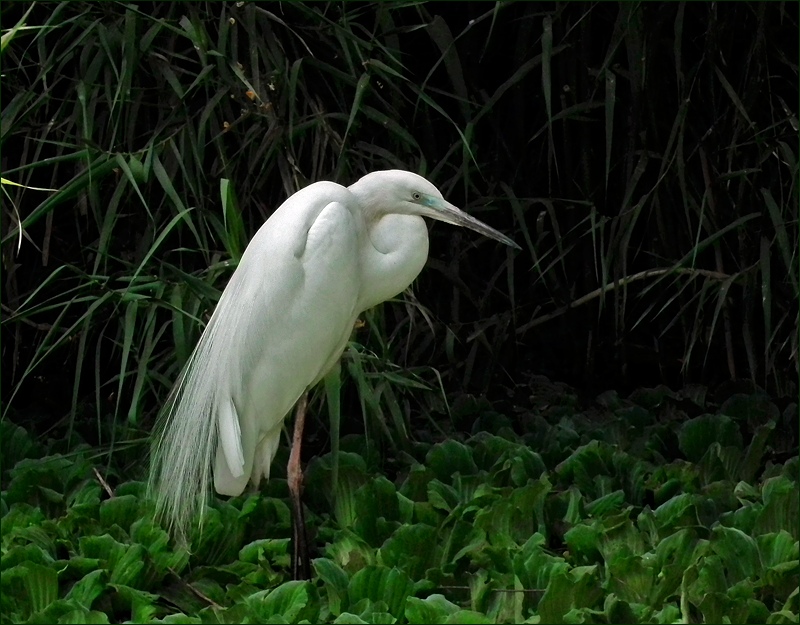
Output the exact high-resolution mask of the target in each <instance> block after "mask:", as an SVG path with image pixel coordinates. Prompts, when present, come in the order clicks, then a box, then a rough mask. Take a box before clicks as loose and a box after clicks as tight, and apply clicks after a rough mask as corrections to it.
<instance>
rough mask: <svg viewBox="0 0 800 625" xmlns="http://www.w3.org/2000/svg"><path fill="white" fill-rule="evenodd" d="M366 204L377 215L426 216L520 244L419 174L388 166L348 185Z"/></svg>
mask: <svg viewBox="0 0 800 625" xmlns="http://www.w3.org/2000/svg"><path fill="white" fill-rule="evenodd" d="M349 188H350V191H352V192H353V193H354V194H356V195H357V196H358V197H359V199H360V200H361V201H362V203H363V204H364V206H365V207H368V209H369V210H370V211H374V212H375V213H378V214H388V213H395V214H404V215H419V216H421V217H429V218H430V219H435V220H437V221H443V222H445V223H448V224H452V225H454V226H461V227H464V228H469V229H470V230H474V231H475V232H478V233H480V234H482V235H484V236H487V237H489V238H491V239H495V240H496V241H500V242H501V243H505V244H506V245H510V246H511V247H514V248H516V249H520V248H519V246H518V245H517V244H516V243H514V241H512V240H511V239H509V238H508V237H507V236H506V235H504V234H502V233H501V232H498V231H497V230H495V229H494V228H491V227H489V226H487V225H486V224H485V223H483V222H482V221H478V220H477V219H475V218H474V217H472V216H471V215H469V214H468V213H465V212H464V211H462V210H461V209H459V208H456V207H455V206H453V205H452V204H450V202H448V201H447V200H445V199H444V197H443V196H442V194H441V192H440V191H439V189H437V188H436V187H435V186H434V185H433V184H431V183H430V182H428V181H427V180H426V179H425V178H423V177H422V176H419V175H417V174H414V173H411V172H410V171H403V170H401V169H389V170H386V171H375V172H372V173H370V174H367V175H366V176H364V177H363V178H361V179H360V180H358V181H357V182H355V183H354V184H352V185H351V186H350V187H349Z"/></svg>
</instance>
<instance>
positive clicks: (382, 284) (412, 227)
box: [150, 170, 516, 536]
mask: <svg viewBox="0 0 800 625" xmlns="http://www.w3.org/2000/svg"><path fill="white" fill-rule="evenodd" d="M422 216H426V217H431V218H433V219H437V220H440V221H445V222H448V223H451V224H454V225H459V226H465V227H468V228H470V229H473V230H476V231H477V232H480V233H482V234H484V235H487V236H489V237H492V238H494V239H496V240H498V241H502V242H503V243H505V244H507V245H511V246H514V247H516V245H515V244H514V242H513V241H511V240H510V239H509V238H508V237H506V236H504V235H502V234H500V233H499V232H497V231H496V230H493V229H492V228H490V227H489V226H486V225H485V224H483V223H481V222H480V221H478V220H476V219H474V218H472V217H470V216H469V215H468V214H466V213H464V212H462V211H460V210H459V209H457V208H456V207H455V206H452V205H451V204H449V203H447V202H446V201H445V200H444V199H443V198H442V195H441V193H440V192H439V191H438V190H437V189H436V187H435V186H434V185H432V184H431V183H430V182H428V181H427V180H425V179H424V178H422V177H420V176H418V175H416V174H412V173H410V172H406V171H400V170H390V171H380V172H374V173H371V174H368V175H366V176H364V177H363V178H361V179H360V180H359V181H357V182H356V183H355V184H353V185H351V186H350V187H347V188H345V187H343V186H341V185H338V184H335V183H333V182H317V183H315V184H312V185H310V186H308V187H306V188H305V189H302V190H300V191H298V192H297V193H295V194H294V195H292V196H291V197H290V198H289V199H287V200H286V201H285V202H284V203H283V204H282V205H281V206H280V207H279V208H278V209H277V210H276V211H275V212H274V214H273V215H272V216H271V217H270V218H269V219H268V220H267V221H266V222H265V223H264V225H263V226H262V227H261V228H260V229H259V231H258V232H257V233H256V235H255V237H253V240H252V241H251V242H250V244H249V245H248V247H247V249H246V250H245V253H244V255H243V256H242V259H241V262H240V263H239V266H238V268H237V269H236V271H235V272H234V274H233V276H232V277H231V279H230V282H229V283H228V285H227V287H226V288H225V290H224V292H223V294H222V297H221V298H220V301H219V304H218V305H217V308H216V310H215V311H214V314H213V315H212V317H211V320H210V321H209V323H208V325H207V327H206V329H205V331H204V332H203V335H202V337H201V338H200V341H199V343H198V344H197V347H196V348H195V350H194V352H193V353H192V355H191V357H190V359H189V361H188V363H187V365H186V367H185V369H184V370H183V372H182V373H181V375H180V377H179V378H178V381H177V383H176V385H175V388H174V389H173V392H172V394H171V396H170V399H169V401H168V403H167V405H166V406H165V409H164V411H163V417H162V421H161V423H160V427H159V431H158V433H157V435H156V440H155V444H154V447H153V455H152V460H151V473H150V488H151V492H153V494H154V495H155V497H156V501H157V508H158V511H159V513H160V514H161V515H162V516H163V517H164V518H165V519H166V521H167V523H168V525H169V526H170V527H171V528H172V529H174V530H176V531H177V533H178V534H179V535H181V536H182V535H184V533H185V530H186V529H187V528H188V526H189V524H190V523H191V522H192V520H193V519H194V518H195V516H196V514H197V513H198V512H199V511H200V509H201V506H202V504H203V503H204V502H205V501H206V499H207V497H208V490H209V485H210V483H211V474H210V471H211V466H212V460H213V483H214V488H215V490H216V491H217V492H218V493H220V494H222V495H239V494H241V493H242V492H243V490H244V489H245V487H246V486H247V483H248V482H250V481H252V482H253V483H254V484H255V485H258V483H259V481H260V480H261V478H262V477H265V478H269V471H270V464H271V462H272V459H273V458H274V456H275V452H276V450H277V447H278V443H279V439H280V433H281V426H282V424H283V420H284V418H285V417H286V415H287V414H288V413H289V411H290V410H291V409H292V406H293V405H294V404H295V403H296V402H297V400H298V399H299V398H300V397H301V395H302V394H303V393H304V392H306V390H307V389H308V388H309V387H311V386H313V385H314V384H316V383H317V382H318V381H319V380H321V379H322V377H323V376H324V375H325V374H326V373H327V372H328V371H329V370H330V369H331V368H332V367H333V366H334V364H336V362H337V361H338V360H339V358H340V357H341V355H342V352H343V351H344V348H345V346H346V344H347V341H348V338H349V337H350V334H351V332H352V330H353V325H354V323H355V321H356V318H357V317H358V315H359V314H360V313H361V312H363V311H364V310H366V309H368V308H371V307H372V306H374V305H376V304H378V303H380V302H383V301H385V300H387V299H389V298H391V297H394V296H395V295H397V294H398V293H400V292H402V291H403V290H404V289H405V288H406V287H408V286H409V285H410V284H411V282H412V281H413V280H414V278H416V276H417V275H418V274H419V272H420V271H421V270H422V268H423V266H424V264H425V261H426V259H427V256H428V233H427V227H426V225H425V222H424V221H423V219H422Z"/></svg>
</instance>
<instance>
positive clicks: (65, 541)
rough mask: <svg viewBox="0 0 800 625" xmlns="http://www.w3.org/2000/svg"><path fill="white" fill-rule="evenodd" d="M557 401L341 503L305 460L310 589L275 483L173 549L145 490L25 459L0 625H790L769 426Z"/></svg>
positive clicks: (88, 465) (607, 403)
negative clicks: (757, 432)
mask: <svg viewBox="0 0 800 625" xmlns="http://www.w3.org/2000/svg"><path fill="white" fill-rule="evenodd" d="M539 384H540V388H542V389H544V388H545V381H543V380H540V381H539ZM559 388H560V390H561V392H562V393H563V394H562V396H561V398H560V400H558V401H557V403H556V402H555V401H554V402H552V403H548V404H547V405H546V406H545V407H542V408H539V409H537V410H536V411H535V413H534V414H533V416H535V417H538V420H537V421H536V422H537V428H536V429H535V430H534V429H530V428H527V427H525V426H524V424H523V423H522V422H521V421H520V422H519V423H518V426H519V427H518V429H517V431H515V430H514V429H512V428H510V427H509V426H508V423H509V421H508V420H503V419H498V418H497V416H498V415H497V413H496V412H494V411H493V410H491V407H490V406H488V405H486V404H484V411H485V413H484V416H486V417H488V418H487V419H485V420H484V423H485V424H490V423H491V422H492V420H494V422H495V426H496V430H497V432H494V433H493V432H490V431H484V432H479V433H477V434H474V435H472V436H469V437H467V438H463V439H456V438H451V439H447V440H443V441H441V442H437V443H431V444H425V445H420V446H418V447H416V448H415V450H414V453H413V454H409V455H407V456H405V457H404V458H405V459H404V460H403V461H402V462H400V466H399V467H398V471H397V473H396V476H395V477H392V478H390V477H389V476H387V475H385V474H383V473H382V472H381V471H379V470H377V469H376V468H375V465H374V464H373V463H372V462H371V461H369V460H368V459H367V457H366V456H367V455H368V454H365V455H363V456H362V455H360V454H357V453H353V452H350V451H345V452H343V453H342V457H341V459H340V460H341V461H340V467H339V482H338V484H337V492H336V498H335V506H334V507H331V505H330V504H331V497H330V490H331V489H330V479H331V470H332V469H331V459H330V456H323V457H321V458H317V459H315V460H314V461H313V462H312V463H311V466H310V467H309V470H308V471H307V475H306V484H307V490H306V495H307V497H306V502H307V505H308V507H309V514H308V515H307V516H308V517H309V518H310V523H311V530H312V531H311V534H312V536H313V538H312V544H313V546H312V548H313V549H314V551H315V558H314V559H313V570H314V576H313V579H312V580H310V581H291V580H290V579H289V575H290V561H289V539H288V536H289V534H290V527H289V511H288V507H287V503H286V502H287V496H286V486H285V482H284V481H283V480H280V479H273V480H272V481H271V482H270V483H269V484H268V487H267V490H268V492H267V493H262V494H261V495H248V496H242V497H238V498H234V499H231V500H229V501H225V502H223V501H214V502H213V503H212V504H211V507H210V508H209V509H208V510H207V514H208V519H207V520H206V523H205V525H204V526H203V530H202V533H196V534H195V535H193V537H192V543H191V546H190V551H187V550H186V549H183V548H180V547H179V546H177V545H176V544H175V543H174V542H173V541H171V540H170V538H169V537H168V535H167V533H166V532H165V531H164V530H163V529H162V528H160V527H159V526H158V525H155V524H154V523H153V521H152V513H153V509H152V504H151V503H150V502H148V501H146V500H144V499H143V496H144V488H143V485H142V484H141V483H139V482H126V483H123V484H120V485H119V486H117V488H116V489H115V490H114V492H113V493H111V492H105V490H104V486H103V485H101V484H100V483H98V480H97V477H96V476H97V475H99V473H98V474H95V473H94V472H93V471H92V467H93V466H94V462H93V460H92V459H91V457H90V456H89V454H88V452H87V451H86V450H84V451H82V452H80V453H76V454H73V455H72V456H69V457H66V456H62V455H59V454H52V455H49V456H45V457H42V458H38V459H37V458H24V459H21V460H18V462H17V463H16V466H14V467H10V468H8V469H6V470H5V471H4V473H3V476H2V477H3V484H4V490H3V492H2V509H3V517H2V543H1V546H2V560H0V576H1V579H0V581H1V582H2V588H3V592H2V602H3V604H2V612H3V615H4V622H9V623H12V622H13V623H16V622H29V623H38V622H98V623H107V622H123V621H132V622H139V623H178V622H181V623H183V622H185V623H195V622H196V623H200V622H207V621H208V620H212V621H213V622H222V623H243V622H244V623H247V622H270V623H272V622H281V623H284V622H285V623H303V622H311V623H314V622H334V623H521V622H528V623H616V622H631V623H645V622H647V623H673V622H678V621H680V622H701V623H720V622H727V620H729V621H730V622H762V623H781V622H795V621H796V620H797V616H798V614H800V605H798V586H800V542H799V540H798V539H800V530H799V528H800V512H799V510H800V502H799V501H798V492H800V489H798V487H799V486H800V484H798V470H797V469H798V463H797V458H796V457H795V458H792V459H791V460H789V461H787V462H784V463H782V464H780V463H776V462H774V461H773V460H772V458H773V457H774V450H775V448H776V445H779V444H780V437H779V436H778V435H777V434H776V432H775V429H774V428H769V429H768V430H767V432H768V433H767V434H766V435H765V436H764V438H763V440H759V439H758V437H753V436H749V435H748V430H747V429H746V428H747V425H746V421H739V420H734V419H732V418H731V417H730V416H728V415H727V414H725V413H724V412H723V409H725V410H729V409H730V406H731V403H730V400H726V401H724V402H723V403H722V404H721V405H715V404H714V403H712V402H706V403H705V408H706V410H708V411H709V412H708V413H707V414H704V415H701V416H700V417H697V418H695V419H686V418H683V419H673V420H665V419H664V418H663V417H664V415H665V414H675V412H674V411H675V410H676V406H678V405H680V404H681V403H682V402H685V397H686V396H687V395H693V396H696V393H697V390H698V389H697V388H692V389H688V390H687V391H684V392H680V393H672V392H666V391H665V390H664V389H641V390H639V391H637V392H635V393H633V394H632V395H631V396H630V397H629V398H623V397H620V396H618V395H617V394H609V393H606V394H604V395H601V396H599V397H598V398H597V401H596V402H595V404H594V405H593V406H592V407H591V408H590V409H589V410H587V411H585V412H580V411H578V410H576V409H575V407H574V398H573V397H572V396H570V390H569V389H568V388H566V387H564V386H563V385H561V386H559ZM655 397H660V400H659V401H653V400H654V398H655ZM759 397H760V400H759V401H760V405H761V406H762V407H764V409H766V410H767V411H768V412H769V413H773V411H774V409H775V407H774V405H773V404H772V403H771V402H769V399H768V398H765V397H764V396H763V395H761V396H759ZM745 400H746V398H745V397H744V396H739V397H738V399H737V402H745ZM565 409H566V410H565ZM635 411H638V412H637V413H636V414H638V417H637V419H635V420H632V419H631V418H630V415H631V414H632V413H634V412H635ZM559 419H560V420H559ZM490 429H491V428H490ZM567 429H568V430H569V431H570V432H571V433H572V435H571V436H569V437H564V436H563V435H562V434H560V432H563V431H564V430H567ZM656 432H657V433H658V436H659V437H660V438H662V439H665V438H667V434H668V433H669V434H671V437H672V439H673V440H674V441H675V443H674V444H673V445H671V446H670V447H669V450H671V451H670V452H668V451H667V449H666V448H662V449H660V450H657V449H655V448H653V447H652V446H650V445H648V442H649V441H651V439H652V438H653V437H654V435H655V433H656ZM621 433H624V437H623V436H621ZM709 433H710V434H709ZM21 437H22V435H20V434H17V435H16V437H15V442H14V447H15V448H17V447H20V446H23V445H22V441H21V440H20V439H21ZM709 440H710V441H711V442H710V443H709ZM559 441H560V442H559ZM357 442H360V443H362V444H363V443H364V439H363V437H361V438H360V439H359V440H358V441H354V440H352V438H350V439H345V440H344V441H343V444H344V447H346V448H353V447H355V446H356V443H357ZM704 446H705V448H706V451H703V449H704ZM754 446H755V447H757V448H758V452H757V453H756V452H753V451H752V448H753V447H754ZM23 447H24V446H23ZM661 452H663V453H661ZM545 458H546V460H545ZM745 458H749V459H750V461H752V462H753V463H754V464H748V463H747V462H741V461H735V460H736V459H738V460H741V459H745ZM744 476H751V477H748V478H747V479H746V480H745V478H744ZM278 493H279V494H278ZM275 494H278V495H277V496H276V495H275Z"/></svg>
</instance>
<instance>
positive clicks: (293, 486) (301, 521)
mask: <svg viewBox="0 0 800 625" xmlns="http://www.w3.org/2000/svg"><path fill="white" fill-rule="evenodd" d="M307 407H308V393H303V396H302V397H301V398H300V400H299V401H298V402H297V409H296V410H295V417H294V434H293V435H292V451H291V453H290V454H289V466H288V468H287V471H286V472H287V477H288V481H289V496H290V498H291V500H292V576H293V577H294V579H310V578H311V571H310V568H309V562H308V534H307V533H306V521H305V516H304V515H303V501H302V499H301V497H302V494H303V467H302V466H301V464H300V451H301V446H302V444H303V427H304V426H305V421H306V408H307Z"/></svg>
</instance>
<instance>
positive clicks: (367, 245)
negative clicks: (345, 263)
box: [359, 213, 428, 312]
mask: <svg viewBox="0 0 800 625" xmlns="http://www.w3.org/2000/svg"><path fill="white" fill-rule="evenodd" d="M370 217H371V218H370ZM370 217H368V218H367V229H366V231H367V239H366V240H365V241H364V242H363V244H362V247H361V250H362V252H361V292H360V295H359V307H360V308H361V311H364V310H367V309H368V308H372V307H373V306H375V305H377V304H379V303H381V302H383V301H385V300H387V299H389V298H392V297H394V296H395V295H397V294H398V293H402V292H403V291H404V290H405V289H406V288H407V287H408V285H410V284H411V283H412V282H413V281H414V278H416V277H417V276H418V275H419V272H420V271H422V268H423V267H424V266H425V261H426V260H427V259H428V228H427V226H426V225H425V221H424V220H423V219H422V217H419V216H418V215H398V214H396V213H390V214H383V215H375V216H370ZM361 311H359V312H361Z"/></svg>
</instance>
